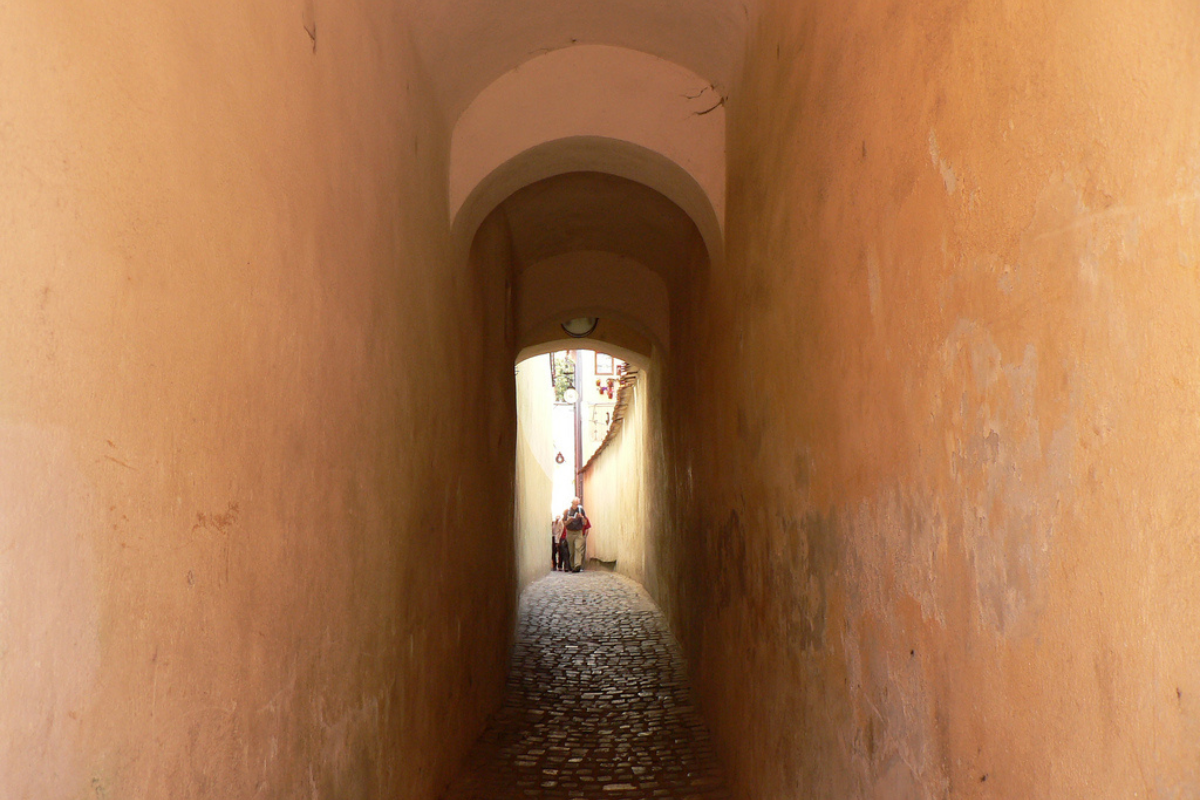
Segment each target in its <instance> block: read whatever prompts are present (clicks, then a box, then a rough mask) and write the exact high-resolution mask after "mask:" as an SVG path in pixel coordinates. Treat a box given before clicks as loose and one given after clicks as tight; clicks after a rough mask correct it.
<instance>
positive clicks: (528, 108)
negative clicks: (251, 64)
mask: <svg viewBox="0 0 1200 800" xmlns="http://www.w3.org/2000/svg"><path fill="white" fill-rule="evenodd" d="M410 2H411V8H412V9H413V10H414V11H415V16H414V18H413V23H414V25H413V30H414V43H415V47H416V48H417V51H418V53H419V56H420V58H421V60H422V62H423V63H424V65H425V67H426V74H427V78H428V81H429V83H430V84H431V85H432V88H433V92H434V95H435V97H436V99H437V101H438V103H439V105H440V106H441V108H442V110H443V112H444V113H445V116H446V122H447V124H448V130H449V132H450V143H449V144H450V148H449V149H450V162H449V174H448V176H447V181H448V197H449V201H450V209H449V211H450V218H451V227H452V230H453V231H454V237H455V241H456V242H457V243H458V246H459V247H460V251H461V252H464V253H465V252H467V251H468V249H469V243H470V241H471V240H472V239H474V236H475V232H476V231H477V230H478V229H479V226H480V224H481V223H482V222H483V221H484V219H485V218H486V217H488V216H489V215H492V214H496V215H501V216H502V217H503V219H504V221H505V224H506V225H507V227H508V229H509V232H510V235H511V256H512V258H511V268H512V271H513V275H512V277H513V279H514V280H515V287H514V289H515V294H516V296H517V297H518V298H519V300H518V306H519V314H518V331H517V336H518V341H519V342H520V343H521V344H520V347H522V348H528V347H539V346H543V345H545V344H546V342H548V341H550V340H552V339H554V338H556V337H558V336H560V332H556V328H557V321H561V320H562V319H567V318H569V317H570V316H571V315H579V314H586V315H589V316H601V317H602V319H604V320H607V327H606V326H605V325H602V326H601V328H598V329H597V333H596V334H595V335H596V336H597V337H599V339H600V340H605V339H607V340H609V341H612V342H613V343H614V344H615V345H619V346H622V347H628V349H629V350H631V351H633V352H639V353H642V354H643V355H646V356H649V355H650V354H651V352H652V351H653V350H656V349H658V350H662V349H663V348H664V346H665V344H666V343H667V342H669V338H670V337H669V317H670V314H669V311H670V302H671V301H670V296H671V294H672V293H673V291H674V289H673V287H676V286H677V285H678V284H679V281H680V280H684V279H686V277H687V275H688V270H689V269H690V268H692V267H694V266H695V264H696V261H695V259H696V258H704V257H707V258H708V259H709V260H710V261H716V260H719V259H721V258H722V254H723V250H724V246H723V241H722V239H723V232H722V228H723V225H724V194H725V146H724V136H725V120H724V113H725V112H724V108H723V105H724V101H725V96H726V92H727V90H728V89H727V87H728V86H730V85H731V84H732V83H733V80H734V77H735V73H736V70H737V69H738V60H739V58H740V54H741V48H742V42H743V36H744V33H745V29H746V26H747V25H748V24H749V20H750V16H751V12H750V9H749V6H748V3H750V2H753V0H745V2H740V1H739V0H658V2H654V3H647V2H645V0H607V2H604V3H596V2H594V0H516V2H503V3H502V2H497V0H456V2H453V3H449V2H446V1H445V0H410ZM564 288H566V289H567V291H564ZM564 295H565V296H564Z"/></svg>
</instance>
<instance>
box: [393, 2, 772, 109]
mask: <svg viewBox="0 0 1200 800" xmlns="http://www.w3.org/2000/svg"><path fill="white" fill-rule="evenodd" d="M752 5H753V0H656V2H646V0H604V2H596V0H520V1H518V2H509V1H506V2H499V1H498V0H455V2H447V0H410V8H411V12H412V16H411V21H412V26H413V32H414V37H413V40H414V46H415V47H416V49H417V52H418V53H419V55H420V57H421V60H422V62H423V63H424V64H425V68H426V71H427V73H428V76H429V80H430V82H431V83H432V85H433V89H434V93H435V96H436V97H437V98H438V101H439V103H440V105H441V107H442V108H443V110H444V112H445V114H446V121H447V124H448V125H450V126H453V125H454V123H455V122H456V121H457V120H458V117H459V115H460V114H461V113H462V112H463V110H464V109H466V107H467V106H468V105H469V104H470V103H471V101H472V100H473V99H474V98H475V97H476V96H477V95H478V94H479V93H480V92H482V91H483V89H484V88H485V87H486V86H488V85H489V84H490V83H492V82H493V81H494V80H496V79H497V78H498V77H500V76H501V75H503V74H504V73H506V72H508V71H509V70H511V69H513V68H514V67H517V66H519V65H520V64H522V63H524V62H526V61H528V60H530V59H531V58H534V57H536V56H538V55H542V54H545V53H547V52H550V51H553V50H558V49H560V48H564V47H571V46H572V45H576V44H601V45H614V46H617V47H625V48H629V49H631V50H637V51H641V52H644V53H649V54H651V55H654V56H658V57H660V58H663V59H666V60H668V61H673V62H675V63H676V64H680V65H682V66H684V67H687V68H688V69H690V70H691V71H692V72H694V73H696V74H697V75H701V76H703V77H705V78H706V79H707V80H709V81H711V82H712V83H714V84H715V85H716V87H717V88H718V89H719V90H724V89H725V88H727V87H728V86H729V85H730V84H731V82H732V79H733V76H734V74H735V72H736V70H737V69H738V67H739V61H740V58H741V54H742V45H743V37H744V34H745V31H746V26H747V25H748V23H749V19H750V16H751V6H752Z"/></svg>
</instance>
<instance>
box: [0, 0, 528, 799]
mask: <svg viewBox="0 0 1200 800" xmlns="http://www.w3.org/2000/svg"><path fill="white" fill-rule="evenodd" d="M401 13H402V11H401V6H400V5H398V4H395V3H387V2H367V1H366V0H359V1H358V2H349V3H339V4H334V5H329V4H322V3H320V2H315V3H314V2H313V0H297V1H296V2H288V3H283V4H261V5H247V4H245V3H236V2H227V1H226V0H219V2H215V3H203V4H194V3H185V2H174V1H172V2H163V1H162V0H155V1H154V2H143V1H142V0H135V1H134V2H126V3H119V4H112V3H98V2H89V1H87V0H75V1H73V2H68V3H36V2H18V3H7V4H4V5H3V6H2V7H0V29H3V30H4V31H5V45H4V47H3V48H0V74H2V75H4V80H3V81H2V82H0V151H2V152H3V153H4V157H3V158H2V159H0V185H2V186H3V189H4V190H3V192H0V230H2V235H0V239H2V240H3V241H4V248H3V253H2V254H0V509H3V510H2V511H0V697H3V702H2V703H0V775H3V776H4V777H3V787H4V788H3V791H0V794H3V795H4V796H6V797H13V798H24V797H31V798H32V797H82V796H85V795H86V796H88V797H160V798H167V797H171V798H185V797H214V796H221V797H254V796H262V797H299V796H305V797H309V796H313V797H317V796H320V797H385V796H386V797H429V796H433V795H434V793H435V792H436V790H437V789H438V787H439V785H440V784H441V782H442V781H443V780H444V779H445V777H446V775H447V770H449V769H451V768H453V767H454V766H455V765H456V763H457V761H458V758H459V757H460V756H461V754H462V752H463V749H464V747H465V746H466V745H467V744H468V743H469V741H470V739H471V738H473V736H474V734H475V733H476V732H477V731H478V728H479V725H480V723H481V721H482V717H483V715H485V714H486V713H487V711H488V709H489V708H490V707H491V706H492V704H494V702H495V701H496V699H497V697H498V692H499V689H500V687H501V683H502V674H503V668H504V654H505V645H506V643H507V640H508V636H509V633H510V629H511V626H510V621H511V612H512V602H513V597H514V593H513V589H514V586H515V570H514V564H513V555H512V545H511V542H512V539H511V530H510V525H511V519H512V506H511V497H512V469H513V460H514V438H513V430H512V423H511V420H512V419H513V416H514V410H513V400H512V371H511V365H512V350H511V344H512V343H511V341H510V340H509V332H508V331H506V326H507V325H508V324H510V323H509V322H508V321H507V320H506V319H505V318H504V314H503V308H504V294H503V282H504V277H503V275H502V274H500V273H496V272H491V273H488V274H487V275H486V276H484V275H481V270H482V269H483V267H482V266H481V261H480V259H479V258H478V257H477V258H476V259H475V261H473V262H471V263H470V264H459V265H456V264H454V263H452V260H451V257H450V254H449V253H450V244H449V232H448V231H447V225H446V216H447V211H446V208H447V206H446V195H445V176H446V165H447V146H448V145H447V138H448V137H447V133H448V132H447V130H446V129H445V127H444V126H443V125H442V124H440V123H439V122H438V119H439V117H438V115H437V114H436V108H435V104H434V102H433V100H432V99H431V98H430V96H429V95H428V93H427V92H426V90H425V88H424V87H425V85H426V81H425V78H424V77H423V74H422V71H421V69H420V68H419V67H418V65H417V62H416V59H415V58H414V57H413V56H412V54H411V52H410V47H409V44H408V39H407V35H406V29H405V26H406V23H405V20H404V19H403V18H402V16H401ZM497 276H498V277H497ZM497 309H500V311H499V312H497ZM464 319H467V320H472V322H473V324H472V325H469V326H468V325H463V324H462V321H463V320H464ZM480 509H487V513H488V524H487V526H486V530H484V529H483V526H472V525H470V524H466V523H467V522H468V521H469V520H471V519H472V518H473V517H472V515H475V514H477V513H478V512H479V510H480ZM464 529H466V530H467V534H468V536H469V537H471V539H470V546H464V545H463V540H462V538H461V534H462V533H463V531H464Z"/></svg>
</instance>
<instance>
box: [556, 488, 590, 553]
mask: <svg viewBox="0 0 1200 800" xmlns="http://www.w3.org/2000/svg"><path fill="white" fill-rule="evenodd" d="M563 522H564V525H565V527H566V529H567V543H568V545H569V546H570V549H571V563H570V569H571V572H579V571H580V570H581V569H583V550H584V547H585V546H586V544H587V529H588V528H590V527H592V523H590V522H588V518H587V514H586V513H585V512H584V510H583V506H581V505H579V498H578V497H573V498H571V507H570V508H568V509H567V510H566V511H564V512H563Z"/></svg>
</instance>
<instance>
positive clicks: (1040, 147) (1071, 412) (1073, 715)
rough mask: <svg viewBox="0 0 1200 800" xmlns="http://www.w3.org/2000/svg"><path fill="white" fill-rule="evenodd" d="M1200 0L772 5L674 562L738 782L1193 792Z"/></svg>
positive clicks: (691, 341) (682, 317) (692, 322)
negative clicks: (1196, 0) (1199, 0)
mask: <svg viewBox="0 0 1200 800" xmlns="http://www.w3.org/2000/svg"><path fill="white" fill-rule="evenodd" d="M1198 15H1200V10H1197V7H1196V6H1195V5H1194V4H1191V3H1182V2H1179V3H1175V2H1164V3H1154V4H1150V5H1147V4H1145V3H1138V2H1132V1H1130V2H1106V3H1099V4H1097V3H1085V2H1075V1H1074V0H1071V1H1070V2H1062V3H1054V4H1049V5H1047V4H1043V3H1036V2H1025V1H1024V0H1016V1H1014V2H1008V3H993V4H963V3H957V2H934V3H920V4H913V3H903V2H885V3H869V4H865V3H859V4H851V5H849V6H847V5H845V4H828V3H826V4H821V3H794V2H787V1H786V0H774V1H771V0H768V1H767V2H764V3H762V7H761V13H760V15H759V18H758V19H757V21H756V23H755V25H754V28H753V31H752V34H751V39H750V42H749V45H748V49H747V59H746V71H745V74H744V75H743V77H742V79H741V81H740V82H739V83H738V84H737V85H736V86H735V87H734V88H733V90H732V91H731V94H730V98H729V102H728V109H729V124H730V128H729V140H728V141H729V159H730V163H729V171H728V175H729V205H728V208H729V213H730V217H729V219H728V221H727V227H726V230H727V233H728V251H727V262H726V264H725V265H724V267H722V268H721V269H717V270H714V271H713V273H712V275H711V278H710V279H709V280H707V281H705V282H703V283H701V284H700V285H698V286H697V287H696V289H695V298H694V302H693V303H691V304H690V306H689V307H688V308H687V309H686V313H684V312H678V311H677V310H676V309H677V306H673V307H672V326H673V328H676V329H678V330H679V331H680V336H679V337H677V338H676V340H675V341H676V344H675V345H674V346H673V348H672V356H673V362H674V364H675V365H676V366H678V367H679V368H678V369H674V370H673V374H674V375H675V376H676V380H675V381H674V382H673V383H672V386H671V392H670V395H669V397H670V399H671V404H670V406H669V410H670V414H671V419H672V420H673V421H672V423H671V424H672V427H671V439H670V442H671V446H670V448H669V449H670V453H671V455H672V459H671V462H672V464H673V469H674V472H675V475H674V478H673V486H674V487H675V488H674V490H673V496H675V497H677V498H678V499H679V503H680V506H679V507H680V509H681V510H682V511H683V512H685V513H687V514H688V515H689V516H688V518H687V519H685V520H683V521H682V523H681V525H680V526H679V527H678V528H668V530H667V538H668V539H669V540H670V541H671V542H673V545H672V549H671V552H672V553H673V554H674V555H673V556H672V558H673V563H674V565H675V566H672V567H671V569H677V570H678V578H679V580H677V581H675V582H674V583H664V584H663V585H664V586H668V587H669V588H668V589H667V595H668V597H667V598H666V600H667V602H666V603H664V605H665V606H666V607H668V608H669V609H670V612H671V614H672V619H673V620H674V622H675V625H676V631H677V632H678V633H679V634H680V635H681V637H682V638H683V639H684V642H685V644H686V646H687V649H688V651H689V652H690V655H691V660H692V664H693V667H694V669H695V672H696V676H697V678H698V683H699V686H700V687H701V692H702V703H703V705H704V707H705V708H706V710H707V711H709V712H710V719H711V721H712V722H713V724H714V727H715V730H716V734H717V737H718V739H719V741H720V743H721V746H722V749H723V752H724V753H725V755H726V756H727V757H728V761H729V766H730V768H731V771H732V774H733V776H734V778H735V780H736V782H737V784H738V786H739V795H740V796H742V797H747V798H749V797H801V796H803V797H827V798H846V797H864V798H865V797H871V798H908V797H929V798H934V797H945V796H950V797H955V798H969V797H1003V798H1018V797H1019V798H1059V797H1111V798H1125V797H1162V798H1177V797H1191V796H1196V795H1197V794H1200V744H1198V743H1200V737H1198V736H1197V732H1198V731H1200V671H1198V670H1197V666H1196V665H1197V664H1198V663H1200V640H1198V639H1197V637H1196V635H1195V632H1196V631H1197V630H1200V604H1198V603H1197V602H1196V598H1197V597H1200V547H1198V545H1197V539H1196V535H1195V531H1196V529H1197V524H1198V522H1200V494H1198V493H1197V492H1196V490H1195V487H1196V485H1197V477H1198V476H1197V469H1198V467H1197V465H1198V464H1200V428H1198V426H1197V422H1196V420H1197V411H1198V410H1200V403H1198V400H1197V398H1198V394H1197V392H1198V390H1200V383H1198V381H1197V360H1196V358H1197V352H1198V346H1200V311H1198V309H1200V272H1198V268H1200V241H1198V237H1197V230H1198V226H1200V103H1198V102H1197V95H1196V92H1195V87H1196V86H1200V51H1198V50H1197V49H1196V47H1195V42H1196V41H1200V16H1198ZM683 343H687V348H686V349H687V351H688V352H686V353H685V352H684V349H685V348H684V347H683ZM701 364H702V365H703V369H701V368H700V365H701ZM705 375H708V376H710V377H711V376H713V375H716V376H719V378H718V379H716V380H710V381H708V382H707V385H708V386H710V387H714V388H712V389H711V390H710V391H705V392H703V393H702V392H701V390H702V389H704V387H705V383H706V381H705V378H704V376H705ZM700 397H703V400H699V399H697V398H700Z"/></svg>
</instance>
